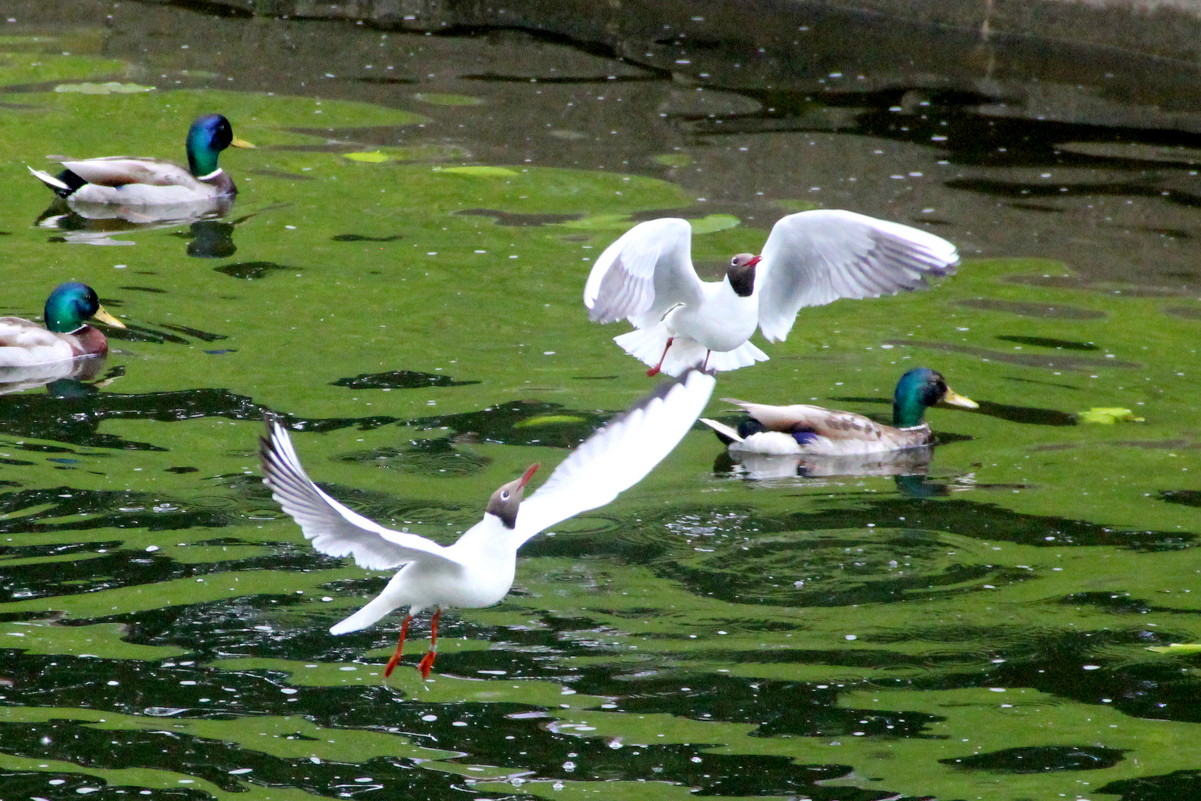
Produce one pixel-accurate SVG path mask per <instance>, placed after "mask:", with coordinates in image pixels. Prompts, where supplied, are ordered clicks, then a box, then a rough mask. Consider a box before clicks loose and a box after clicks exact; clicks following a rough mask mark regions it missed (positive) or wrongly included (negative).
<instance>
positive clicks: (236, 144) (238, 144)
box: [229, 136, 256, 150]
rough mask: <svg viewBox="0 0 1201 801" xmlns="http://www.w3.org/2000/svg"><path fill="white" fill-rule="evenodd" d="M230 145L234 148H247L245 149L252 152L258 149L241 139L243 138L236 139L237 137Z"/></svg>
mask: <svg viewBox="0 0 1201 801" xmlns="http://www.w3.org/2000/svg"><path fill="white" fill-rule="evenodd" d="M229 144H230V145H231V146H232V147H245V148H248V149H250V150H255V149H256V148H255V146H254V145H252V144H250V143H249V142H247V141H246V140H245V139H241V138H239V137H236V136H235V137H234V138H233V140H232V141H230V143H229Z"/></svg>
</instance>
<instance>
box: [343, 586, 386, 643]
mask: <svg viewBox="0 0 1201 801" xmlns="http://www.w3.org/2000/svg"><path fill="white" fill-rule="evenodd" d="M397 606H398V604H396V603H395V602H394V601H393V600H392V599H391V598H389V597H388V591H387V590H384V591H383V592H381V593H380V594H379V595H378V596H376V597H375V598H374V599H372V601H371V603H369V604H367V605H366V606H364V607H363V608H362V609H360V610H359V611H357V612H355V613H354V614H353V615H351V616H350V617H348V618H346V619H345V620H343V621H340V622H338V623H335V624H334V625H333V626H331V627H330V630H329V633H330V634H346V633H348V632H351V631H358V630H359V629H365V628H367V627H368V626H370V625H371V624H372V623H374V622H375V621H377V620H379V619H380V618H381V617H383V616H384V615H386V614H388V613H389V612H391V611H392V610H393V609H395V608H396V607H397Z"/></svg>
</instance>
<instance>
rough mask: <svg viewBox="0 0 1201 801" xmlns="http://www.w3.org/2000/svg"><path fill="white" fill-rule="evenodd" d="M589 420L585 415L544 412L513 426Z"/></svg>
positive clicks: (547, 424) (529, 426) (549, 424)
mask: <svg viewBox="0 0 1201 801" xmlns="http://www.w3.org/2000/svg"><path fill="white" fill-rule="evenodd" d="M586 422H588V421H587V420H585V419H584V418H583V417H578V416H576V415H573V414H543V415H539V416H538V417H531V418H529V419H526V420H522V421H521V422H520V423H516V424H515V425H514V426H513V428H533V427H534V426H561V425H574V424H575V423H586Z"/></svg>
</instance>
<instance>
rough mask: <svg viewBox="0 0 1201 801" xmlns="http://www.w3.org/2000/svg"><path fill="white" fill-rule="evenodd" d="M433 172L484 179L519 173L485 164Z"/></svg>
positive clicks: (435, 169) (437, 169) (442, 168)
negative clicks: (475, 176)
mask: <svg viewBox="0 0 1201 801" xmlns="http://www.w3.org/2000/svg"><path fill="white" fill-rule="evenodd" d="M434 171H435V172H451V173H454V174H455V175H479V176H483V177H485V178H510V177H513V176H516V175H520V174H521V173H519V172H517V171H515V170H510V169H509V168H508V167H489V166H487V165H485V164H480V165H476V166H468V167H435V168H434Z"/></svg>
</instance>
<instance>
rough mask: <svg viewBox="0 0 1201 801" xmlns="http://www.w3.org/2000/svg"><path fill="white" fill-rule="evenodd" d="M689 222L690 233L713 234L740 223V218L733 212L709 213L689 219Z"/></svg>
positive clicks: (735, 226)
mask: <svg viewBox="0 0 1201 801" xmlns="http://www.w3.org/2000/svg"><path fill="white" fill-rule="evenodd" d="M689 222H691V223H692V233H694V234H715V233H717V232H718V231H725V230H728V229H730V228H737V227H738V226H740V225H742V220H740V219H738V218H737V217H735V216H734V215H733V214H710V215H709V216H708V217H702V218H701V219H699V220H690V221H689Z"/></svg>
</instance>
